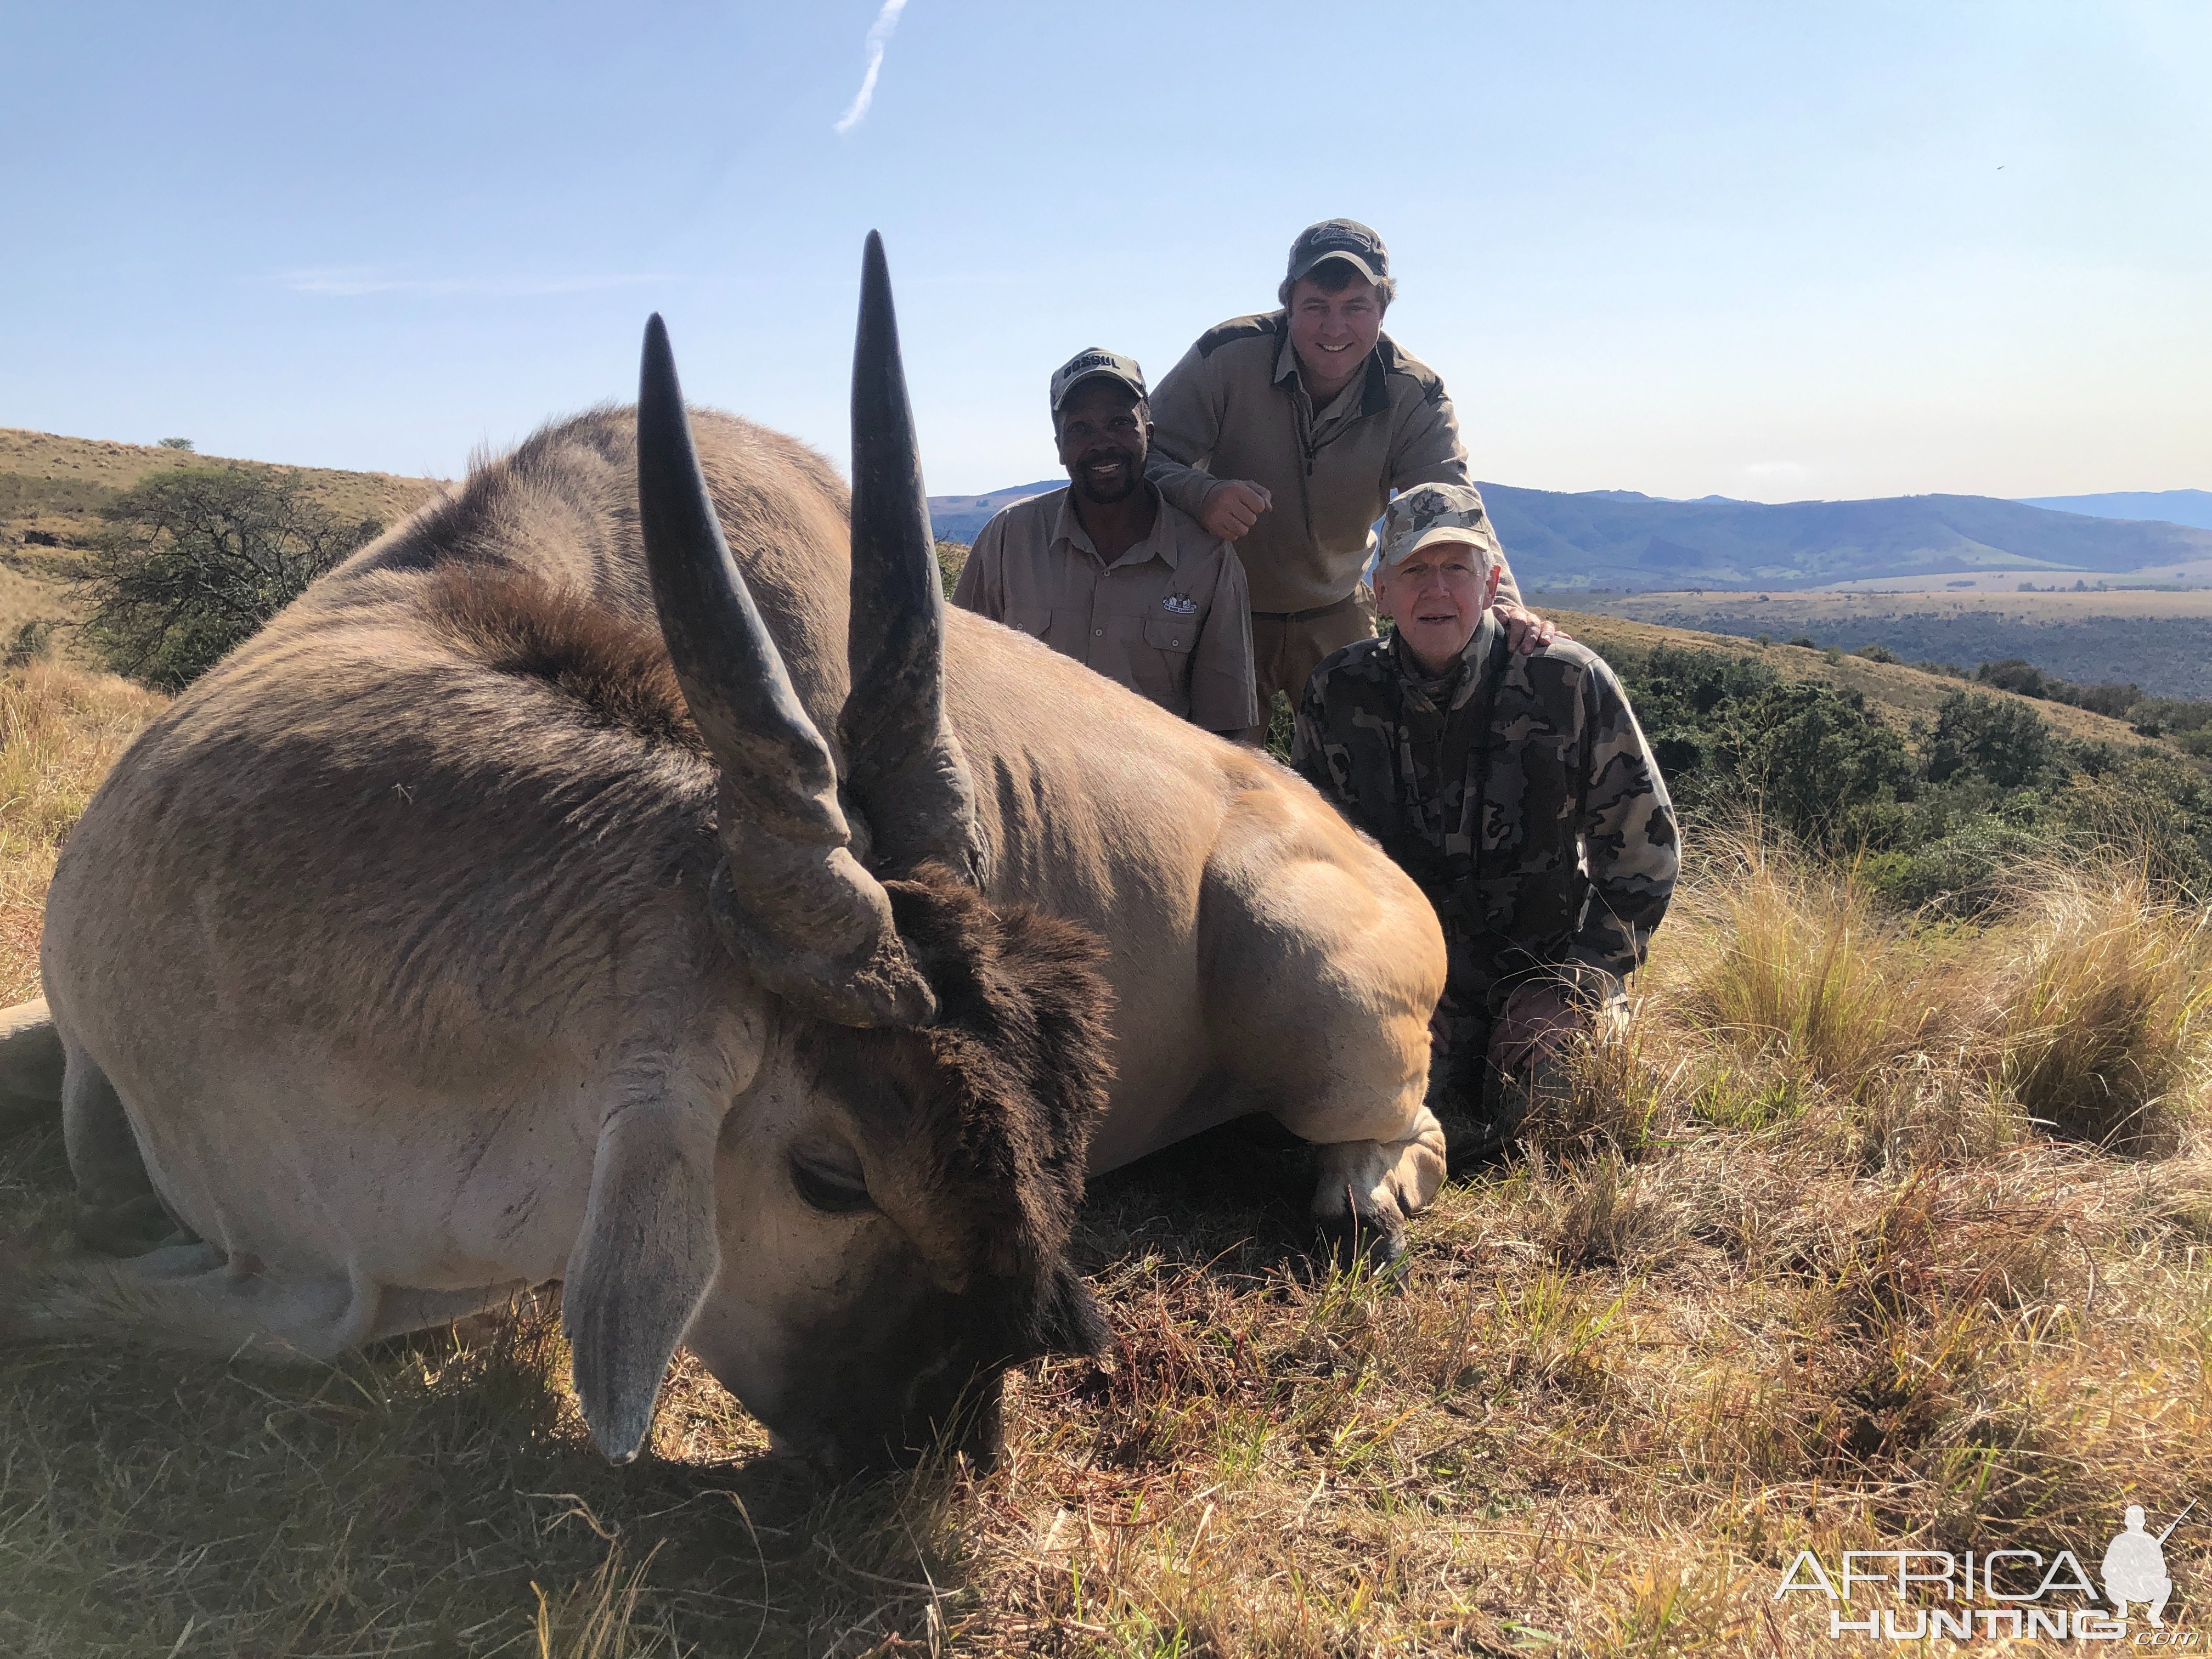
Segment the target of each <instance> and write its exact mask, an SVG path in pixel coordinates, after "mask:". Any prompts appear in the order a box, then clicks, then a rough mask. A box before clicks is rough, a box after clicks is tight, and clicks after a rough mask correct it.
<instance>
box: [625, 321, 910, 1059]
mask: <svg viewBox="0 0 2212 1659" xmlns="http://www.w3.org/2000/svg"><path fill="white" fill-rule="evenodd" d="M637 501H638V518H639V521H640V525H641V528H642V530H643V532H644V538H645V556H646V564H647V568H648V569H649V570H650V572H651V573H652V578H653V607H654V609H655V610H656V611H658V612H659V617H660V634H661V638H662V639H663V641H665V642H666V644H667V647H668V655H669V659H670V660H671V662H672V663H673V664H674V665H675V668H676V678H677V681H678V684H680V685H681V686H682V687H683V689H684V702H685V703H686V704H687V705H688V706H689V707H690V711H691V718H692V720H693V722H694V723H695V724H696V726H698V728H699V732H700V735H701V737H702V738H704V739H705V741H706V744H707V749H708V753H710V754H711V755H712V756H713V757H714V763H715V766H716V768H717V769H718V770H719V772H720V777H721V790H720V839H721V848H722V862H721V865H720V868H719V869H717V870H716V872H715V873H714V884H713V886H712V888H711V890H710V891H709V895H708V900H709V903H710V905H711V906H712V908H713V909H714V919H715V921H716V922H717V923H718V924H719V925H720V927H721V930H722V933H723V937H724V938H725V939H726V940H727V941H728V942H729V945H730V947H731V949H732V951H734V952H735V953H736V955H737V956H738V959H739V960H740V961H741V962H742V963H744V965H745V966H746V967H747V968H748V969H750V970H751V972H752V973H753V974H754V975H756V976H757V978H759V979H760V980H761V981H762V982H763V983H764V984H765V985H767V986H768V987H769V989H771V990H773V991H775V992H776V993H777V994H779V995H781V996H784V997H786V998H788V999H790V1000H792V1001H793V1002H795V1003H798V1004H799V1005H800V1006H804V1007H805V1008H806V1009H807V1010H808V1011H809V1012H813V1013H817V1014H819V1015H821V1016H823V1018H829V1019H831V1020H835V1021H836V1022H837V1023H838V1024H843V1025H921V1024H927V1023H928V1021H929V1020H930V1019H931V1018H933V1016H934V1013H935V1012H936V1007H935V999H934V998H933V996H932V994H931V993H930V989H929V986H928V983H927V981H925V980H924V979H923V978H922V977H921V973H920V972H919V970H918V969H915V966H914V963H913V962H912V961H911V959H910V958H909V957H908V955H907V953H906V949H905V946H904V945H902V943H901V942H900V939H899V936H898V930H897V928H896V926H895V925H894V924H893V922H892V921H891V912H890V900H889V898H888V897H887V896H885V894H884V890H883V888H882V887H881V885H880V884H878V882H877V881H876V879H875V878H874V877H872V876H871V875H870V874H869V873H868V872H867V871H866V870H865V869H863V868H862V867H861V866H860V863H859V861H858V860H855V859H854V857H853V854H852V853H851V851H850V850H849V843H850V842H851V839H852V837H851V833H850V831H849V829H848V825H847V823H846V822H845V815H844V813H843V811H842V810H841V809H840V808H839V806H838V804H837V774H836V765H835V763H833V762H832V760H831V759H830V755H829V745H828V744H826V743H824V742H823V738H822V733H821V732H819V731H818V730H817V729H816V727H815V725H814V722H813V720H811V719H810V718H809V717H808V715H807V713H806V710H805V707H804V706H803V705H802V704H801V703H800V702H799V693H798V691H797V690H796V689H794V688H793V685H792V683H791V675H790V672H789V671H788V670H787V668H786V667H785V665H784V661H783V655H782V653H781V652H780V651H778V650H777V649H776V645H775V639H774V638H773V637H772V636H771V635H769V631H768V628H767V625H766V624H765V623H763V621H762V620H761V614H760V608H759V606H757V605H755V604H754V603H753V596H752V592H751V590H750V588H748V587H747V586H746V585H745V579H744V572H743V571H741V570H739V569H738V564H737V561H736V560H734V559H732V557H731V556H730V550H729V544H727V543H726V541H725V540H724V539H723V537H722V525H721V520H720V516H719V515H718V514H717V513H716V512H715V510H714V497H713V496H712V495H710V494H709V493H708V489H707V479H706V475H705V473H704V472H703V471H702V470H701V468H700V465H699V454H698V451H697V449H696V447H694V446H693V443H692V441H691V422H690V417H689V416H687V415H686V414H685V413H684V391H683V387H682V386H680V385H679V384H678V381H677V378H676V358H675V355H674V354H673V353H672V352H671V350H670V349H669V345H668V331H667V329H666V327H665V326H664V325H663V324H662V323H661V320H660V319H659V316H658V315H657V314H656V315H655V316H654V317H653V319H651V320H650V321H648V322H647V324H646V326H645V356H644V362H643V365H642V367H641V369H640V371H639V375H638V396H637Z"/></svg>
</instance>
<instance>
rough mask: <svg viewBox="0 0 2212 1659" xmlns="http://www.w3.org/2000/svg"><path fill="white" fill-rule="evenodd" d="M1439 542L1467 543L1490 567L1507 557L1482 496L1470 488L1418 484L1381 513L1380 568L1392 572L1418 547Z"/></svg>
mask: <svg viewBox="0 0 2212 1659" xmlns="http://www.w3.org/2000/svg"><path fill="white" fill-rule="evenodd" d="M1437 542H1464V543H1465V544H1468V546H1470V547H1474V548H1479V549H1480V550H1481V552H1482V562H1483V565H1484V568H1488V567H1489V566H1491V565H1493V564H1495V563H1497V562H1498V561H1499V560H1500V559H1502V558H1504V556H1505V554H1504V550H1503V549H1502V548H1500V547H1499V546H1498V533H1497V532H1495V531H1493V530H1492V528H1491V527H1490V514H1489V513H1486V512H1485V511H1483V507H1482V495H1481V493H1480V491H1478V490H1476V489H1472V488H1471V487H1469V486H1468V485H1467V484H1447V483H1425V484H1415V485H1414V486H1413V488H1412V489H1408V490H1407V491H1406V492H1405V493H1404V494H1403V495H1400V496H1398V497H1397V499H1396V500H1395V501H1392V502H1391V503H1390V509H1389V512H1387V513H1384V514H1383V532H1382V536H1381V546H1380V548H1379V550H1378V551H1377V554H1376V563H1377V564H1378V566H1379V567H1380V568H1383V569H1384V570H1388V569H1389V568H1390V567H1391V566H1393V565H1395V564H1396V563H1398V562H1400V561H1401V560H1402V559H1406V558H1407V557H1410V556H1412V554H1413V551H1414V550H1415V549H1417V548H1423V547H1429V546H1432V545H1434V544H1436V543H1437Z"/></svg>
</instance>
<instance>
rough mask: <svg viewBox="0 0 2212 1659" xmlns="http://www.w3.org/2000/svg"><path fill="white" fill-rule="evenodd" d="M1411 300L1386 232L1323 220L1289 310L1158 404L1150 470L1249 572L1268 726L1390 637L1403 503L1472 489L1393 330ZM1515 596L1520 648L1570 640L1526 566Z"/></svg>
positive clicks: (1299, 256)
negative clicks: (1543, 610) (1400, 497)
mask: <svg viewBox="0 0 2212 1659" xmlns="http://www.w3.org/2000/svg"><path fill="white" fill-rule="evenodd" d="M1396 292H1397V283H1396V280H1395V278H1394V277H1392V276H1391V275H1390V256H1389V251H1388V250H1387V249H1385V248H1384V247H1383V239H1382V238H1381V237H1380V236H1377V235H1376V234H1375V233H1374V232H1373V231H1372V230H1370V229H1369V228H1367V227H1366V226H1365V225H1363V224H1360V223H1358V222H1356V221H1354V220H1351V219H1325V220H1323V221H1322V222H1321V223H1319V224H1317V225H1310V226H1308V227H1307V228H1306V229H1305V230H1304V232H1302V233H1301V234H1299V236H1298V239H1297V241H1296V242H1294V243H1292V244H1291V258H1290V265H1289V269H1288V270H1287V273H1286V274H1285V276H1284V278H1283V283H1282V286H1281V288H1280V289H1278V290H1277V298H1278V299H1279V301H1280V302H1281V306H1282V308H1281V309H1280V310H1279V311H1275V312H1272V313H1264V314H1255V315H1254V316H1249V317H1237V318H1232V319H1230V320H1229V321H1228V322H1225V323H1223V324H1222V325H1220V326H1219V327H1218V328H1212V329H1209V330H1207V331H1206V333H1204V334H1202V335H1200V337H1199V339H1198V343H1196V344H1195V345H1194V346H1192V347H1191V349H1189V350H1188V351H1187V352H1185V353H1184V354H1183V358H1182V362H1179V363H1177V364H1176V366H1175V367H1174V368H1172V369H1170V370H1169V371H1168V374H1167V376H1166V378H1165V379H1164V380H1162V381H1161V382H1160V386H1159V391H1158V395H1157V396H1156V397H1155V398H1153V400H1152V410H1153V418H1154V419H1155V420H1156V421H1157V422H1158V428H1159V429H1158V438H1157V441H1156V443H1155V447H1154V450H1153V454H1152V462H1151V465H1150V466H1149V468H1148V469H1147V475H1148V476H1149V477H1151V479H1152V482H1153V483H1156V484H1158V486H1159V488H1160V490H1161V492H1162V494H1163V495H1165V496H1166V498H1167V500H1168V501H1170V502H1172V503H1173V504H1174V505H1175V506H1176V507H1180V508H1182V511H1183V512H1185V513H1188V514H1190V516H1191V517H1193V518H1194V519H1196V520H1198V521H1199V522H1200V524H1202V525H1204V526H1206V529H1207V530H1209V531H1211V532H1212V533H1213V534H1214V535H1216V536H1218V537H1220V538H1222V539H1223V540H1225V541H1229V542H1233V543H1235V544H1236V545H1237V556H1238V557H1239V558H1240V559H1241V560H1242V561H1243V566H1244V574H1245V578H1246V580H1248V581H1249V584H1250V586H1251V590H1252V637H1253V645H1254V648H1255V653H1256V658H1255V664H1256V678H1257V684H1256V690H1257V692H1258V696H1259V703H1260V709H1261V718H1263V719H1264V718H1265V717H1266V713H1267V706H1268V704H1269V702H1271V701H1272V700H1273V696H1274V694H1275V693H1276V692H1277V691H1281V692H1284V693H1285V694H1286V695H1287V696H1289V698H1290V699H1291V705H1292V707H1293V708H1295V707H1296V706H1297V700H1298V696H1299V695H1300V693H1301V692H1303V691H1304V689H1305V683H1306V677H1307V676H1308V675H1310V673H1312V672H1313V671H1314V667H1315V665H1316V664H1317V663H1319V662H1320V661H1321V659H1322V658H1323V657H1326V656H1327V655H1328V653H1330V652H1332V651H1334V650H1335V649H1336V648H1337V647H1339V646H1341V645H1346V644H1349V643H1350V642H1351V641H1354V640H1359V639H1365V638H1368V637H1370V635H1373V633H1374V631H1375V619H1374V614H1373V612H1372V611H1371V610H1370V608H1369V606H1368V604H1367V600H1366V598H1365V595H1364V593H1363V592H1361V590H1360V582H1359V574H1360V570H1361V568H1362V567H1363V566H1364V565H1365V563H1366V562H1367V556H1368V553H1369V551H1370V547H1371V544H1370V538H1369V528H1370V526H1372V525H1373V524H1374V522H1375V520H1376V519H1378V518H1380V517H1381V516H1382V513H1383V507H1384V506H1385V504H1386V503H1388V502H1389V499H1390V493H1391V491H1393V490H1395V489H1411V488H1412V487H1413V485H1415V484H1419V483H1453V484H1462V485H1464V484H1468V483H1470V480H1469V478H1468V466H1467V451H1466V449H1465V448H1464V447H1462V444H1461V443H1460V437H1459V421H1458V418H1457V416H1455V415H1454V414H1453V412H1452V405H1451V399H1450V398H1448V397H1446V396H1445V395H1444V386H1443V380H1440V379H1438V378H1437V373H1436V371H1435V370H1434V369H1432V368H1429V366H1428V365H1427V364H1425V363H1424V362H1421V361H1420V360H1419V358H1417V357H1415V356H1413V355H1412V354H1411V353H1409V352H1407V350H1406V349H1404V348H1403V347H1401V346H1400V345H1399V344H1398V343H1397V342H1396V341H1395V340H1393V339H1392V338H1391V337H1389V335H1388V334H1385V333H1384V332H1383V313H1384V312H1385V311H1387V310H1388V309H1389V305H1390V301H1391V299H1392V297H1393V295H1395V293H1396ZM1501 568H1502V567H1501ZM1499 592H1500V605H1499V607H1498V608H1499V610H1500V611H1501V613H1502V614H1503V615H1504V617H1505V618H1506V620H1507V621H1508V623H1509V624H1510V626H1509V628H1508V634H1509V636H1510V638H1511V640H1512V642H1513V644H1514V646H1515V648H1516V649H1519V650H1523V651H1528V650H1534V649H1536V648H1537V647H1539V646H1540V645H1541V644H1542V643H1543V642H1544V641H1547V640H1548V639H1550V638H1552V637H1553V636H1554V635H1556V633H1557V631H1558V630H1557V629H1554V628H1553V626H1552V625H1551V624H1550V623H1547V622H1545V621H1543V620H1542V619H1541V617H1537V616H1536V615H1535V614H1534V612H1532V611H1527V610H1524V609H1522V607H1521V605H1520V598H1521V592H1520V589H1519V587H1518V586H1516V585H1515V583H1514V580H1513V574H1512V572H1511V571H1510V570H1506V571H1504V574H1503V576H1502V578H1501V586H1500V590H1499Z"/></svg>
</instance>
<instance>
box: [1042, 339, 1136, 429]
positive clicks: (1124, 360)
mask: <svg viewBox="0 0 2212 1659" xmlns="http://www.w3.org/2000/svg"><path fill="white" fill-rule="evenodd" d="M1100 374H1103V375H1105V376H1106V377H1107V378H1108V379H1109V380H1119V381H1120V382H1121V384H1122V385H1123V386H1127V387H1128V388H1129V390H1130V391H1132V392H1135V393H1136V394H1137V395H1138V396H1139V398H1149V397H1150V396H1152V393H1150V392H1146V390H1145V371H1144V370H1143V369H1141V368H1138V367H1137V360H1136V359H1135V358H1134V357H1124V356H1122V355H1121V353H1120V352H1118V351H1109V350H1107V349H1106V348H1105V347H1103V346H1085V348H1084V349H1082V350H1080V351H1079V352H1077V353H1076V354H1075V355H1074V356H1073V357H1070V358H1069V359H1068V360H1067V361H1066V362H1064V363H1062V364H1061V365H1060V367H1059V368H1055V369H1054V370H1053V372H1052V412H1053V413H1054V414H1055V415H1057V414H1059V413H1060V405H1061V404H1064V403H1066V401H1067V394H1068V393H1069V392H1073V391H1074V390H1075V388H1076V387H1077V386H1080V385H1082V384H1083V382H1084V381H1085V380H1091V378H1093V377H1094V376H1097V375H1100Z"/></svg>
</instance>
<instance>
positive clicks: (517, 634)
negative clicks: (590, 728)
mask: <svg viewBox="0 0 2212 1659" xmlns="http://www.w3.org/2000/svg"><path fill="white" fill-rule="evenodd" d="M422 614H423V616H424V617H426V618H427V619H428V622H429V623H430V624H431V625H432V626H433V627H434V628H435V629H437V630H438V631H439V632H440V633H441V634H443V635H445V636H446V637H447V639H448V640H450V641H452V642H453V645H454V647H456V648H457V649H459V650H460V651H462V652H464V653H466V654H467V655H469V656H470V657H472V658H474V659H476V660H477V661H478V662H481V663H483V665H485V666H486V667H488V668H490V669H491V670H493V671H495V672H497V673H501V674H515V675H520V676H522V677H524V678H531V679H537V680H543V681H544V682H546V683H547V684H550V685H551V686H552V687H554V689H555V690H559V691H562V692H563V693H565V694H567V695H568V696H570V697H573V698H574V699H575V701H576V702H578V703H579V704H580V705H581V706H582V708H583V709H584V710H585V711H586V719H587V720H589V721H590V722H591V723H592V724H594V725H598V726H617V727H620V728H622V729H623V730H626V731H631V732H636V733H637V734H638V735H639V736H641V737H642V738H646V739H647V741H648V742H656V743H668V744H676V745H678V747H681V748H685V749H690V750H696V751H698V752H700V753H702V754H703V753H704V752H705V751H706V744H705V742H704V740H703V739H702V738H701V737H700V735H699V728H698V727H697V726H694V725H693V724H692V722H691V711H690V708H688V707H687V706H686V705H685V703H684V690H683V688H682V687H681V686H680V685H678V684H677V680H676V669H675V666H674V665H673V664H671V662H670V661H669V659H668V647H667V646H666V645H665V644H664V643H663V642H662V641H661V638H660V636H659V635H658V634H655V633H653V632H650V631H649V630H647V629H642V628H640V627H638V626H636V625H635V623H630V622H629V621H627V620H625V619H624V618H623V617H619V616H617V615H615V614H613V613H612V612H611V611H608V610H607V609H605V607H604V606H602V605H599V604H597V603H596V602H594V601H593V600H592V599H591V598H589V597H588V596H586V595H585V594H582V593H574V592H566V591H564V590H562V589H560V588H557V587H553V586H549V585H548V584H547V583H545V582H544V581H542V580H539V579H538V578H537V577H535V576H532V575H529V574H526V573H524V572H522V571H519V570H513V569H505V568H499V567H496V566H494V567H489V568H487V567H484V566H481V565H465V564H450V565H444V566H441V567H440V568H438V569H437V570H436V571H435V573H434V574H432V575H431V576H430V577H429V579H428V586H427V587H426V588H425V590H424V592H423V595H422Z"/></svg>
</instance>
